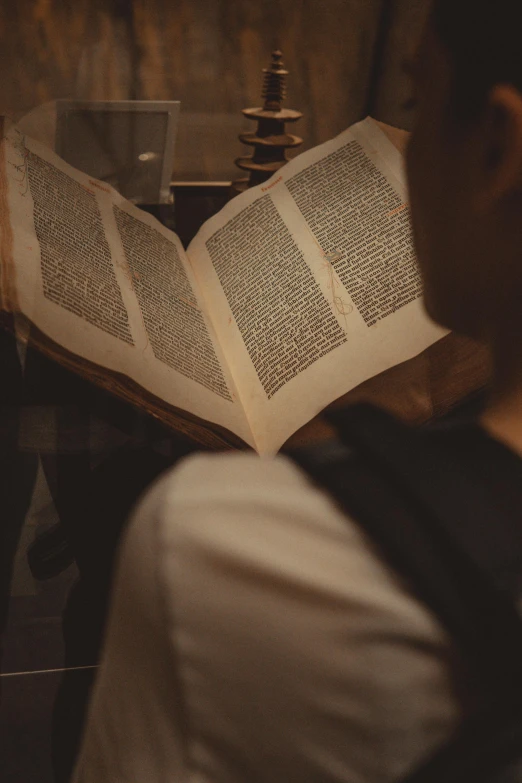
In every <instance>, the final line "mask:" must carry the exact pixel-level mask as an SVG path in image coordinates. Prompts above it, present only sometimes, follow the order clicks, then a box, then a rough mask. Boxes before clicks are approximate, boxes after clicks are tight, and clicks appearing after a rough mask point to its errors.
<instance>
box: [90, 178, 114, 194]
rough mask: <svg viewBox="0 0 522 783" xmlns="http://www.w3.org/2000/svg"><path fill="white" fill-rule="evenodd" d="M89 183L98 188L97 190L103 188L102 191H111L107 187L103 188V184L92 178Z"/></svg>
mask: <svg viewBox="0 0 522 783" xmlns="http://www.w3.org/2000/svg"><path fill="white" fill-rule="evenodd" d="M89 184H90V185H94V187H95V188H98V190H103V191H104V193H110V192H111V191H110V190H109V188H104V187H103V185H100V183H99V182H96V181H95V180H94V179H90V180H89Z"/></svg>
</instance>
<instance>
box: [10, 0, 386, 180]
mask: <svg viewBox="0 0 522 783" xmlns="http://www.w3.org/2000/svg"><path fill="white" fill-rule="evenodd" d="M381 4H382V0H322V2H319V1H318V0H287V2H285V3H281V2H280V0H259V1H258V2H252V0H17V2H16V3H15V2H13V3H7V2H4V3H3V4H2V6H1V7H0V68H1V72H2V75H3V78H2V79H1V80H0V110H2V111H3V112H7V113H9V114H11V115H14V116H15V117H20V116H21V115H23V114H25V113H26V112H28V111H29V110H31V109H32V108H34V107H35V106H37V105H39V104H42V103H44V102H46V101H50V100H54V99H56V98H77V99H87V100H104V99H105V100H109V99H112V100H115V99H129V98H130V99H140V98H141V99H154V100H160V99H169V100H181V102H182V116H181V122H180V130H179V136H178V144H177V170H176V171H175V176H176V178H177V179H183V178H186V179H211V180H215V179H230V178H231V177H233V176H236V169H235V168H234V165H233V160H234V158H236V157H237V156H238V155H240V154H241V153H242V152H243V151H244V150H243V148H242V146H241V145H240V143H239V141H238V139H237V135H238V133H240V132H241V130H243V129H245V127H249V126H248V125H247V124H246V121H245V120H243V118H242V116H241V114H240V111H241V109H242V108H244V107H247V106H252V105H258V104H259V103H260V89H261V81H262V75H261V69H262V68H263V67H265V66H266V65H267V64H268V62H269V59H270V53H271V51H272V49H274V48H275V47H280V48H281V49H282V50H283V53H284V56H285V62H286V64H287V67H288V69H289V70H290V77H289V80H288V101H287V104H286V105H287V106H288V107H289V108H296V109H299V110H300V111H303V112H304V113H305V117H304V119H303V120H302V121H301V122H300V123H299V124H298V126H296V132H297V133H299V135H301V136H303V137H304V138H305V145H304V146H303V149H306V148H308V147H311V146H314V145H315V144H318V143H320V142H322V141H326V140H327V139H329V138H331V137H332V136H334V135H335V134H336V133H339V132H340V131H342V130H344V129H345V128H346V127H348V125H350V124H351V123H353V122H355V121H356V120H358V119H361V118H362V116H363V115H364V111H365V107H366V100H367V94H368V86H369V79H370V76H371V71H372V62H373V57H374V46H375V41H376V32H377V29H378V22H379V15H380V10H381ZM249 129H251V128H249Z"/></svg>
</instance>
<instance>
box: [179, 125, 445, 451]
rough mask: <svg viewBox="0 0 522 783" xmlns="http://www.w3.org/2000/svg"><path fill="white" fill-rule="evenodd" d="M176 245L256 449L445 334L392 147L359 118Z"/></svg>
mask: <svg viewBox="0 0 522 783" xmlns="http://www.w3.org/2000/svg"><path fill="white" fill-rule="evenodd" d="M187 254H188V257H189V261H190V262H191V264H192V267H193V269H194V270H195V273H196V276H197V278H198V281H199V283H200V289H201V291H202V293H203V296H204V297H205V301H206V302H207V306H208V307H209V311H210V313H211V317H212V320H213V324H214V326H215V328H216V331H217V334H218V337H219V340H220V342H221V345H222V346H223V349H224V351H225V352H226V356H227V361H228V364H229V367H230V369H231V372H232V375H233V377H234V380H235V382H236V386H237V388H238V390H239V394H240V396H241V399H242V402H243V406H244V408H245V410H246V413H247V416H248V418H249V422H250V425H251V428H252V431H253V432H254V437H255V442H256V447H257V449H258V451H260V452H261V453H263V452H274V451H276V450H277V449H278V448H279V447H280V446H281V445H282V444H283V443H284V442H285V441H286V440H287V438H288V437H289V436H290V435H291V434H292V433H293V432H294V431H295V430H296V429H298V428H299V427H300V426H302V425H303V424H304V423H306V421H308V420H309V419H311V418H312V417H313V416H315V415H316V414H317V413H319V412H320V411H321V410H322V409H323V408H324V407H325V406H326V405H328V404H329V403H330V402H332V401H333V400H335V399H337V398H338V397H340V396H341V395H343V394H345V393H346V392H348V391H349V390H350V389H352V388H354V387H355V386H357V385H359V384H360V383H362V382H363V381H365V380H367V379H368V378H370V377H372V376H374V375H376V374H377V373H379V372H381V371H383V370H386V369H388V368H389V367H391V366H393V365H395V364H398V363H399V362H403V361H405V360H407V359H409V358H411V357H413V356H415V355H416V354H418V353H420V352H421V351H423V350H424V349H425V348H427V347H428V346H429V345H431V344H432V343H433V342H435V341H436V340H438V339H440V338H441V337H442V336H444V334H446V332H445V331H443V330H442V329H440V328H439V327H438V326H436V325H435V324H434V323H433V322H432V321H431V320H430V319H429V318H428V317H427V315H426V314H425V312H424V309H423V305H422V302H421V294H422V292H421V282H420V277H419V273H418V270H417V266H416V262H415V257H414V250H413V245H412V237H411V230H410V222H409V213H408V205H407V193H406V187H405V178H404V173H403V168H402V158H401V155H400V154H399V152H398V151H397V150H396V148H395V147H394V146H393V145H392V144H391V142H390V141H389V140H388V139H387V138H386V136H385V135H384V133H383V132H382V131H381V130H380V129H379V128H378V126H377V125H376V124H375V123H374V122H373V120H371V119H369V118H368V119H367V120H365V121H364V122H362V123H359V124H358V125H356V126H353V127H352V128H351V129H349V130H348V131H346V132H344V133H342V134H341V135H340V136H338V137H337V138H336V139H334V140H333V141H330V142H328V143H326V144H323V145H321V146H320V147H316V148H315V149H313V150H310V151H309V152H307V153H304V154H303V155H301V156H299V157H298V158H296V159H294V160H293V161H292V162H290V163H289V164H288V165H287V166H285V167H284V169H283V170H282V171H281V172H279V174H278V175H275V176H274V177H273V178H272V179H271V180H269V181H268V182H267V183H266V184H265V185H263V186H258V187H257V188H253V189H251V190H250V191H248V192H247V193H245V194H243V195H242V196H239V197H237V198H236V199H234V200H233V201H232V202H231V203H230V204H229V205H227V207H226V208H225V209H224V210H222V212H221V213H220V214H219V215H218V216H216V217H214V218H212V219H211V220H210V221H208V222H207V223H206V224H205V226H203V228H202V229H201V231H200V232H199V234H198V236H197V237H196V238H195V239H194V240H193V242H192V243H191V245H190V247H189V249H188V253H187ZM236 326H237V328H236Z"/></svg>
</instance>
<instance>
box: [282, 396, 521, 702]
mask: <svg viewBox="0 0 522 783" xmlns="http://www.w3.org/2000/svg"><path fill="white" fill-rule="evenodd" d="M329 419H330V421H331V422H332V423H333V425H334V426H335V428H336V430H337V432H338V434H339V438H340V441H341V443H337V445H336V446H334V447H333V448H330V449H329V451H328V452H324V451H323V452H317V451H315V450H310V451H306V452H304V451H303V452H301V454H300V455H297V454H296V455H295V459H296V461H297V462H299V464H300V465H301V466H302V467H303V468H304V469H305V470H306V471H307V472H308V473H309V474H310V476H311V477H312V478H313V479H314V480H315V481H316V482H317V483H318V484H320V485H321V486H322V487H324V488H325V489H326V490H327V491H328V492H329V493H330V494H331V495H332V496H333V497H334V498H335V499H336V501H337V502H338V504H339V505H340V506H341V507H342V508H343V509H344V510H345V511H346V513H347V514H348V515H349V516H350V517H351V518H352V519H354V520H356V521H357V522H359V523H360V524H361V525H362V526H363V527H364V529H365V531H366V532H367V533H368V534H369V536H370V537H371V538H372V539H373V541H374V543H375V544H376V546H377V547H379V548H380V550H381V551H382V553H383V554H384V556H385V558H386V559H388V561H389V562H390V563H391V564H392V565H393V566H394V567H395V569H396V570H397V571H398V572H399V573H401V574H402V575H403V576H404V577H405V578H406V579H407V580H409V582H410V583H411V584H412V585H413V589H414V591H415V593H416V594H417V595H418V596H419V598H420V599H421V600H423V601H424V602H425V603H426V604H427V606H429V607H430V608H431V609H432V610H433V611H434V612H435V613H436V615H437V616H438V617H439V619H440V620H441V621H442V623H443V624H444V625H445V626H446V628H447V629H448V630H449V632H450V634H451V635H452V637H453V638H454V639H455V641H456V643H457V644H458V645H460V647H461V648H462V650H463V652H464V654H465V657H466V660H467V661H468V662H469V664H470V670H471V672H472V675H473V674H474V675H475V677H476V679H477V683H478V684H480V687H481V689H482V692H484V689H485V688H486V686H487V689H488V691H489V694H488V695H490V696H491V699H494V700H496V699H497V698H498V697H499V694H502V699H503V700H504V701H503V703H504V704H505V699H506V698H508V699H509V698H511V695H512V694H516V698H517V700H518V701H519V700H520V699H521V698H522V664H521V662H522V622H521V620H520V617H519V614H518V612H517V609H516V603H515V602H516V601H517V599H518V597H519V587H520V578H521V575H522V461H519V460H518V458H517V457H515V455H513V454H511V452H509V451H508V449H505V448H504V447H502V446H501V445H500V444H498V443H496V441H493V440H492V439H489V438H488V437H487V436H486V435H485V433H481V431H480V429H479V428H474V429H473V428H471V429H470V430H469V432H468V433H467V434H466V433H464V434H457V435H455V434H453V435H451V434H450V435H449V436H448V433H446V434H445V433H444V432H439V433H434V434H432V435H427V434H421V433H420V432H418V431H417V430H413V429H410V428H408V427H405V426H404V425H402V424H400V423H399V422H397V421H396V420H394V419H393V418H392V417H391V416H389V415H388V414H386V413H384V412H383V411H381V410H379V409H376V408H373V407H371V406H368V405H357V406H353V407H352V408H349V409H348V410H345V411H343V412H342V413H335V414H330V415H329Z"/></svg>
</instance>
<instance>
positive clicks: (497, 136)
mask: <svg viewBox="0 0 522 783" xmlns="http://www.w3.org/2000/svg"><path fill="white" fill-rule="evenodd" d="M481 125H482V126H483V127H482V142H483V143H482V145H481V146H482V156H481V157H482V162H481V163H482V175H481V177H480V180H481V184H480V185H479V188H478V190H477V193H476V197H477V207H478V208H479V211H485V210H487V209H488V208H490V207H492V206H494V205H495V204H497V203H499V202H500V201H502V200H504V199H506V198H509V197H510V196H511V195H514V194H516V193H522V93H521V92H519V90H517V89H516V88H515V87H513V86H512V85H509V84H501V85H497V86H496V87H494V88H493V89H492V90H491V92H490V93H489V96H488V101H487V108H486V109H485V112H484V115H483V120H482V122H481Z"/></svg>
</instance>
